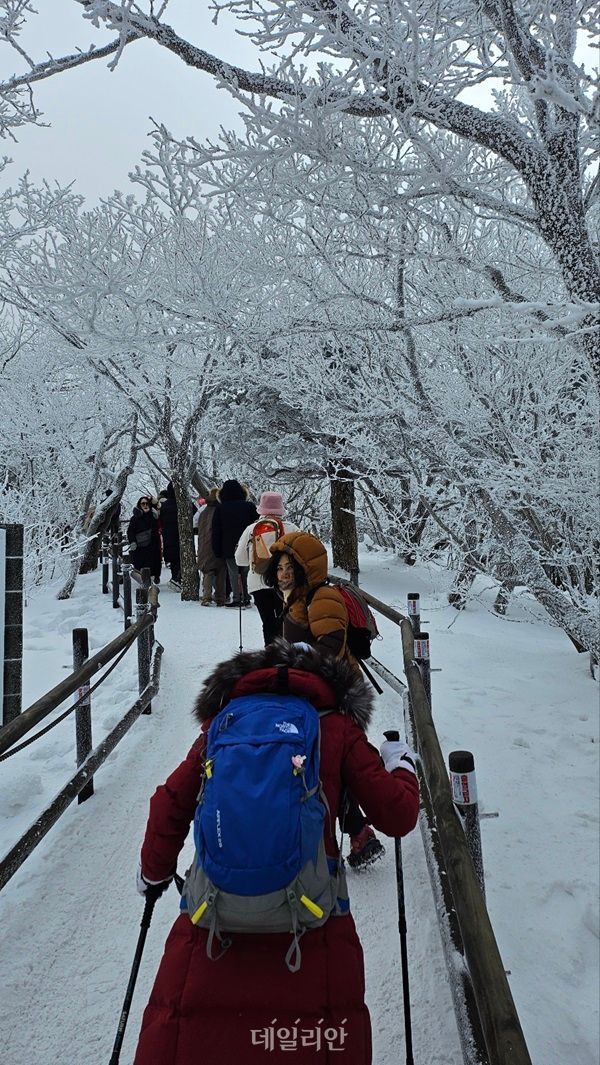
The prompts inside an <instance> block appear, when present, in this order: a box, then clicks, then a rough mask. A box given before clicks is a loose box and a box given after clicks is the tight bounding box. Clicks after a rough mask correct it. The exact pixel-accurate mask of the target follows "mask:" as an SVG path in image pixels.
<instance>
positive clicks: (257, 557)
mask: <svg viewBox="0 0 600 1065" xmlns="http://www.w3.org/2000/svg"><path fill="white" fill-rule="evenodd" d="M256 509H257V510H258V513H259V515H260V517H259V519H258V521H254V522H252V524H251V525H248V527H247V528H246V529H244V531H243V533H242V535H241V536H240V539H239V543H238V545H237V548H236V551H235V561H236V562H237V564H238V566H240V567H242V568H245V569H246V570H248V567H249V571H248V593H249V594H250V595H251V596H252V598H253V599H254V602H255V604H256V608H257V610H258V613H259V614H260V620H261V622H262V630H263V639H264V642H265V647H266V646H267V644H269V643H271V642H272V641H273V640H274V639H275V637H276V636H281V635H282V630H283V616H282V611H281V607H282V603H281V596H280V595H279V594H278V592H277V590H276V589H275V588H269V587H268V586H267V585H266V584H265V582H264V580H263V574H264V572H265V570H266V569H267V567H268V565H269V563H270V561H271V554H270V548H271V546H272V545H273V544H274V543H275V541H276V540H278V539H279V538H280V537H281V536H285V534H286V533H289V532H294V531H297V530H298V526H297V525H294V523H293V522H292V521H284V520H283V516H284V514H285V507H284V505H283V496H282V495H281V493H280V492H263V493H262V495H261V497H260V499H259V501H258V506H257V508H256Z"/></svg>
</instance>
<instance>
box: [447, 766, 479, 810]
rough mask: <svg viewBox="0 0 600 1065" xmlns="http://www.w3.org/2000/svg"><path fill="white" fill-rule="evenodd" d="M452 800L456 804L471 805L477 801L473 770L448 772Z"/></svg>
mask: <svg viewBox="0 0 600 1065" xmlns="http://www.w3.org/2000/svg"><path fill="white" fill-rule="evenodd" d="M450 787H451V789H452V801H453V802H455V803H456V804H457V806H472V805H473V804H474V803H476V802H477V782H476V780H475V772H472V773H452V772H451V773H450Z"/></svg>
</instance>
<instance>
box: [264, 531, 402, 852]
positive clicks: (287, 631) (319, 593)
mask: <svg viewBox="0 0 600 1065" xmlns="http://www.w3.org/2000/svg"><path fill="white" fill-rule="evenodd" d="M271 554H272V555H273V559H272V561H271V563H270V565H269V567H268V569H267V570H266V572H265V574H264V578H263V579H264V581H265V584H266V585H267V586H268V587H271V588H277V589H278V590H279V593H280V595H281V596H282V599H283V603H282V609H283V635H284V638H285V639H286V640H289V641H290V643H294V642H295V641H298V640H300V641H305V642H306V643H308V644H311V645H313V646H315V647H318V648H319V649H320V650H321V651H324V652H326V653H328V654H330V655H333V656H334V657H335V658H343V659H345V660H346V661H347V662H348V664H349V665H350V666H351V667H352V669H353V670H354V671H355V672H356V673H358V675H359V676H360V675H361V673H360V666H359V665H358V662H357V661H356V659H355V658H354V656H353V655H352V653H351V652H350V650H349V649H348V647H347V646H346V633H347V630H348V611H347V610H346V606H345V603H344V600H343V599H342V596H341V595H340V593H339V592H338V590H337V588H335V587H334V586H333V585H328V584H325V581H326V580H327V551H326V549H325V547H324V545H323V544H322V543H321V541H320V540H318V539H317V537H316V536H313V535H312V533H306V532H292V533H286V535H285V536H283V537H282V538H281V539H280V540H277V541H276V542H275V543H274V544H273V546H272V547H271ZM345 827H346V831H347V832H348V835H349V836H350V853H349V855H348V864H349V865H350V866H351V868H353V869H361V868H364V867H365V866H367V865H371V864H372V863H373V862H375V861H377V860H378V859H379V858H383V855H384V853H385V849H384V846H383V844H382V843H381V841H380V840H379V839H377V836H376V835H375V833H374V831H373V829H372V828H371V826H370V825H369V823H368V821H367V818H366V817H365V815H364V814H363V813H362V811H361V809H360V807H359V805H358V803H357V802H356V801H355V799H354V796H353V795H350V796H349V808H348V811H347V814H346V824H345Z"/></svg>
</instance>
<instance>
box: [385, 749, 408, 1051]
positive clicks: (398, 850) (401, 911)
mask: <svg viewBox="0 0 600 1065" xmlns="http://www.w3.org/2000/svg"><path fill="white" fill-rule="evenodd" d="M383 735H384V736H385V738H386V740H399V739H400V733H399V732H397V731H395V730H392V731H389V732H384V734H383ZM394 849H395V857H396V893H397V896H398V931H399V932H400V962H401V966H402V1000H403V1003H404V1041H405V1043H406V1065H414V1058H413V1046H412V1024H411V1017H410V987H409V982H408V948H407V933H408V929H407V925H406V898H405V894H404V874H403V871H402V844H401V842H400V838H399V837H398V836H397V837H396V838H395V839H394Z"/></svg>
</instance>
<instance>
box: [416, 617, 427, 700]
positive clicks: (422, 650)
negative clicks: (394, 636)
mask: <svg viewBox="0 0 600 1065" xmlns="http://www.w3.org/2000/svg"><path fill="white" fill-rule="evenodd" d="M414 660H415V662H416V664H417V666H418V667H419V673H420V674H421V679H422V681H423V687H424V688H425V695H426V696H427V702H428V703H429V708H430V709H431V660H430V658H429V633H428V632H417V633H416V634H415V637H414Z"/></svg>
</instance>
